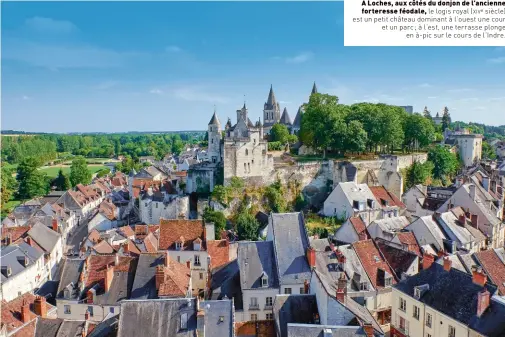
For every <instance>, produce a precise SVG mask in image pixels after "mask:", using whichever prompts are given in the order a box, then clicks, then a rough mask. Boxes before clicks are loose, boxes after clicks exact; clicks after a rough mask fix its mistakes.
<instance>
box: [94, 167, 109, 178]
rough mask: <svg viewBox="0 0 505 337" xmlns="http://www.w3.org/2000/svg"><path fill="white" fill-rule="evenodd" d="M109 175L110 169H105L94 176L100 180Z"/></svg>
mask: <svg viewBox="0 0 505 337" xmlns="http://www.w3.org/2000/svg"><path fill="white" fill-rule="evenodd" d="M109 173H110V168H108V167H105V168H103V169H101V170H99V171H98V172H97V173H96V176H97V177H98V178H102V177H105V176H106V175H108V174H109Z"/></svg>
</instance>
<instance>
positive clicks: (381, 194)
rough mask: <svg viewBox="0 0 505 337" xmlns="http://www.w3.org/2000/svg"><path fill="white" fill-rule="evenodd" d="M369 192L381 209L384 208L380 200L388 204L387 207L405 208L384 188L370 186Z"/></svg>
mask: <svg viewBox="0 0 505 337" xmlns="http://www.w3.org/2000/svg"><path fill="white" fill-rule="evenodd" d="M370 191H372V193H373V195H374V196H375V198H376V199H377V201H378V202H379V203H380V205H381V207H386V206H384V205H383V204H382V200H385V201H387V202H388V206H397V207H400V208H407V207H406V206H405V204H404V203H403V202H401V200H400V199H398V197H397V196H396V195H394V194H393V193H392V192H389V191H388V190H387V189H386V188H385V187H384V186H370Z"/></svg>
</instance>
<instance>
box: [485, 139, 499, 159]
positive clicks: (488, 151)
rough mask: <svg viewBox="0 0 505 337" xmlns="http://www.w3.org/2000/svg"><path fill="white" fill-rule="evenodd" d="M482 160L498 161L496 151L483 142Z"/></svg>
mask: <svg viewBox="0 0 505 337" xmlns="http://www.w3.org/2000/svg"><path fill="white" fill-rule="evenodd" d="M482 158H484V159H491V160H495V159H496V152H495V150H494V149H493V147H492V146H491V145H489V143H488V142H486V141H483V142H482Z"/></svg>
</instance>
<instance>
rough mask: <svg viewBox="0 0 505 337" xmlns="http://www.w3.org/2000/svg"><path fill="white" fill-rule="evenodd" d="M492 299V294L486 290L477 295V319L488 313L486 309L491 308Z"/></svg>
mask: <svg viewBox="0 0 505 337" xmlns="http://www.w3.org/2000/svg"><path fill="white" fill-rule="evenodd" d="M490 297H491V294H490V293H489V291H488V290H487V289H486V288H484V289H482V290H481V291H479V294H478V295H477V317H479V318H480V317H481V316H482V314H483V313H484V312H485V311H486V309H487V308H488V307H489V299H490Z"/></svg>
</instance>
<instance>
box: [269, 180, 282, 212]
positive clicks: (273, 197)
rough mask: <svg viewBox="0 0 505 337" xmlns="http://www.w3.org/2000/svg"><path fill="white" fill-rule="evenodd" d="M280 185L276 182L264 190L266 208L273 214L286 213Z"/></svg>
mask: <svg viewBox="0 0 505 337" xmlns="http://www.w3.org/2000/svg"><path fill="white" fill-rule="evenodd" d="M284 194H285V193H283V189H282V184H281V182H280V181H279V180H277V181H276V182H275V183H273V184H272V185H270V186H268V187H267V188H266V189H265V194H264V195H265V198H266V199H267V202H268V207H269V208H270V209H271V211H272V212H274V213H282V212H285V211H286V208H287V202H286V198H285V197H284Z"/></svg>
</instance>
